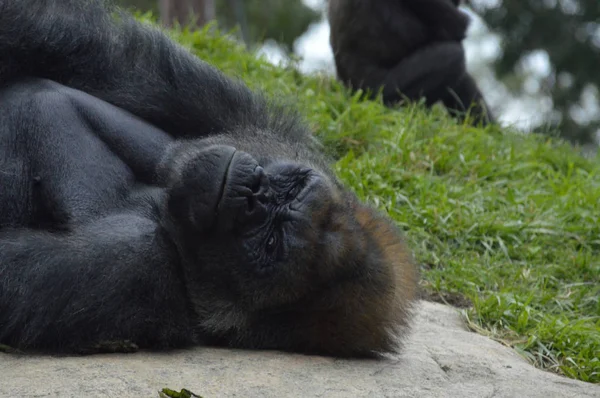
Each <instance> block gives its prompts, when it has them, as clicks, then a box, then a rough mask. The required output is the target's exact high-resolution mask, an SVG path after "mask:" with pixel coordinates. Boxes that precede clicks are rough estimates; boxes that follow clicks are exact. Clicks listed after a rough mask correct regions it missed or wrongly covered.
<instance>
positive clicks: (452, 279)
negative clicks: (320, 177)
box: [173, 30, 600, 382]
mask: <svg viewBox="0 0 600 398" xmlns="http://www.w3.org/2000/svg"><path fill="white" fill-rule="evenodd" d="M173 35H174V37H175V38H176V39H177V40H178V41H180V42H181V43H183V44H184V45H186V46H190V47H193V51H194V52H195V53H196V54H197V55H199V56H200V57H201V58H203V59H205V60H207V61H208V62H210V63H212V64H214V65H216V66H217V67H219V68H220V69H222V70H224V71H225V72H226V73H227V74H229V75H231V76H236V77H241V78H242V79H243V80H244V81H246V82H247V83H248V84H249V85H250V86H251V87H255V88H261V89H264V90H266V91H267V92H268V93H269V95H273V96H285V97H288V98H292V99H294V100H296V101H297V105H298V106H299V107H300V109H301V110H302V112H303V113H304V115H306V118H307V119H308V121H309V122H310V124H311V126H312V127H313V129H314V133H315V135H316V136H317V137H318V138H319V139H320V140H321V141H322V142H323V143H324V148H325V150H327V151H328V152H329V153H330V154H332V155H333V156H334V157H335V160H336V162H337V163H335V165H334V166H335V168H336V171H337V173H338V175H339V176H340V178H341V179H342V180H343V181H345V182H346V183H347V184H348V186H350V187H351V188H352V189H353V190H354V191H355V192H356V193H357V194H358V196H359V197H360V198H362V199H364V200H366V201H368V202H370V203H373V204H374V205H376V206H377V207H379V208H380V209H382V210H383V211H386V212H387V213H388V214H389V215H390V216H391V217H392V218H393V219H394V220H395V221H397V222H398V224H399V225H401V226H402V228H403V229H404V230H405V231H406V235H407V237H408V241H409V243H410V245H411V246H412V248H413V249H414V251H415V254H416V257H417V259H418V261H419V264H420V265H421V269H422V272H423V274H422V279H423V280H422V285H423V286H424V288H425V289H426V291H427V292H428V295H429V297H431V298H436V299H442V300H447V301H449V302H451V303H454V304H458V305H461V304H463V305H464V304H467V305H466V307H467V308H466V309H465V314H466V316H467V317H468V320H469V324H470V325H471V327H472V328H473V329H474V330H477V331H479V332H480V333H484V334H486V335H489V336H490V337H492V338H494V339H497V340H498V341H501V342H503V343H505V344H507V345H510V346H512V347H514V348H515V349H516V350H518V351H519V352H521V353H522V354H523V355H524V356H526V357H527V358H529V359H530V360H531V361H532V363H534V364H535V365H536V366H539V367H541V368H545V369H549V370H552V371H556V372H559V373H562V374H564V375H566V376H568V377H572V378H577V379H580V380H585V381H589V382H600V359H599V357H600V302H599V298H600V280H599V279H600V276H599V275H600V223H599V221H600V220H599V217H600V206H599V204H598V203H599V200H600V162H598V160H597V159H584V158H582V157H580V156H579V155H578V152H577V151H576V150H574V149H573V148H571V147H570V146H569V145H567V144H564V143H562V142H560V141H558V140H555V139H550V138H548V137H540V136H534V135H520V134H516V133H513V132H510V131H507V130H502V129H499V128H497V127H489V128H487V129H478V128H474V127H470V126H468V125H466V124H465V125H460V124H457V123H456V122H454V121H453V120H451V119H450V118H448V117H447V116H446V114H445V112H444V111H443V110H442V109H439V108H438V109H434V110H432V111H429V112H427V111H426V110H424V109H423V108H422V107H420V106H417V105H415V106H411V107H407V108H404V109H396V110H394V109H387V108H385V107H383V106H382V105H381V104H380V103H379V102H378V101H367V100H361V99H359V97H358V96H356V95H354V96H353V95H351V94H349V92H348V91H347V90H346V89H344V88H343V87H342V86H341V85H340V84H338V83H337V82H335V81H334V80H333V79H331V78H329V79H327V78H322V77H315V76H312V77H306V76H302V75H301V74H300V73H299V72H297V70H296V69H294V68H293V67H289V68H279V67H275V66H272V65H270V64H269V63H267V62H266V61H265V60H260V59H257V58H256V57H255V56H253V55H252V54H249V53H247V52H245V51H244V49H243V48H242V47H241V46H239V45H236V44H234V43H232V42H231V41H229V40H228V39H226V38H225V37H220V36H213V35H212V34H210V33H208V30H205V31H203V32H198V33H194V34H191V33H188V32H182V33H181V32H180V33H173Z"/></svg>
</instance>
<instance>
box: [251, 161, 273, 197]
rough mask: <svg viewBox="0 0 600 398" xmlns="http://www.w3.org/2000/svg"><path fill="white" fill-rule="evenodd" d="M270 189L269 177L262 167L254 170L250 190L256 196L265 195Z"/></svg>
mask: <svg viewBox="0 0 600 398" xmlns="http://www.w3.org/2000/svg"><path fill="white" fill-rule="evenodd" d="M268 188H269V177H267V173H265V171H264V169H263V168H262V167H261V166H257V167H256V169H255V170H254V176H253V183H252V186H251V187H250V189H251V190H252V193H253V194H254V195H257V194H264V192H266V191H267V190H268Z"/></svg>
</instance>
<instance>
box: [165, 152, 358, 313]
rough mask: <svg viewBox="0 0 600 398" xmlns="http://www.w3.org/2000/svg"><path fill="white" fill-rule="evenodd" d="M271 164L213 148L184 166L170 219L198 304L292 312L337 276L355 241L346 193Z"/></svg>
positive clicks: (295, 167)
mask: <svg viewBox="0 0 600 398" xmlns="http://www.w3.org/2000/svg"><path fill="white" fill-rule="evenodd" d="M265 159H268V158H265V157H264V156H261V160H262V161H261V163H262V164H259V162H258V161H257V160H256V159H255V158H254V157H253V156H251V155H250V154H248V153H246V152H244V151H242V150H237V149H236V148H234V147H232V146H228V145H210V146H207V147H205V148H203V149H201V150H200V151H197V152H195V154H194V155H193V157H189V158H187V159H183V160H179V162H180V163H181V164H182V165H183V166H181V168H180V170H179V174H178V175H179V176H180V177H179V178H178V181H177V183H176V184H174V185H173V186H172V188H171V189H170V195H169V196H170V199H169V202H168V212H169V214H170V215H171V216H172V219H173V220H172V225H174V226H176V227H175V228H176V229H178V230H179V233H178V237H177V238H175V240H179V242H177V243H178V245H179V246H180V252H182V254H183V257H184V259H185V261H186V265H185V272H186V273H187V278H188V282H190V290H194V291H193V292H190V293H191V294H192V296H194V295H195V294H201V295H202V299H201V300H200V299H198V300H197V301H198V302H202V303H206V301H207V300H206V297H205V295H206V294H207V293H208V292H212V293H211V294H210V296H211V299H216V298H217V297H216V296H222V295H223V292H227V294H226V295H228V296H229V298H230V299H231V300H233V301H235V302H237V303H238V304H241V305H243V306H244V307H246V309H247V310H248V309H262V308H267V307H272V306H279V305H285V304H287V303H289V302H292V301H295V300H297V299H299V298H301V297H302V296H304V295H306V294H308V292H309V291H310V290H311V289H312V288H316V287H317V285H318V284H319V283H322V282H323V281H326V280H327V278H328V276H329V275H330V274H331V272H332V271H334V270H333V269H332V267H333V266H332V264H333V263H337V261H336V260H339V259H338V258H337V257H339V256H338V253H337V252H338V251H340V249H341V248H340V245H342V246H343V244H344V243H345V242H344V238H345V237H346V238H347V237H348V236H347V234H344V233H343V231H341V229H340V226H339V223H340V222H341V221H342V220H344V222H345V224H346V225H348V223H347V222H346V221H347V220H346V218H347V217H345V216H344V206H343V195H342V193H341V192H340V191H339V189H338V187H337V186H336V185H335V183H334V182H332V181H331V179H330V178H329V177H328V176H326V175H325V174H323V173H322V172H320V171H319V170H316V169H314V168H312V167H307V166H305V165H302V164H299V163H297V162H296V161H294V160H291V161H290V160H274V161H268V160H265ZM344 252H348V251H347V250H346V251H344ZM332 257H335V258H332ZM195 301H196V300H195ZM213 304H214V303H213ZM207 305H208V303H207Z"/></svg>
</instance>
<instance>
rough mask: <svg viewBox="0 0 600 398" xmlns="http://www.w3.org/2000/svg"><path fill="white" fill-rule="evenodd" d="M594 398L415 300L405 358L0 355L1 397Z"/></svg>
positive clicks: (232, 353)
mask: <svg viewBox="0 0 600 398" xmlns="http://www.w3.org/2000/svg"><path fill="white" fill-rule="evenodd" d="M164 387H168V388H171V389H173V390H177V391H179V390H180V389H182V388H186V389H189V390H191V391H192V392H194V393H196V394H198V395H201V396H203V397H204V398H213V397H215V398H216V397H219V398H220V397H278V398H279V397H452V398H454V397H511V398H512V397H532V398H533V397H543V398H551V397H590V398H591V397H595V398H598V397H600V386H599V385H593V384H588V383H584V382H580V381H575V380H570V379H567V378H564V377H561V376H558V375H555V374H552V373H549V372H544V371H541V370H538V369H535V368H534V367H533V366H531V365H529V364H528V363H527V362H526V361H525V360H524V359H523V358H521V357H520V356H519V355H518V354H516V353H515V352H514V351H512V350H511V349H509V348H506V347H504V346H502V345H501V344H499V343H496V342H494V341H492V340H490V339H488V338H486V337H484V336H480V335H477V334H475V333H471V332H469V331H467V330H466V328H465V327H464V325H463V323H462V321H461V320H460V317H459V315H458V313H457V311H456V310H454V309H452V308H449V307H446V306H443V305H440V304H435V303H430V302H421V304H420V308H419V310H418V315H417V317H416V322H415V326H414V329H413V333H412V335H411V336H410V338H409V339H408V340H407V341H406V348H405V350H404V353H403V354H402V355H401V356H399V357H397V358H393V359H384V360H339V359H337V360H336V359H332V358H324V357H314V356H303V355H291V354H285V353H278V352H249V351H238V350H226V349H214V348H204V347H201V348H197V349H194V350H186V351H177V352H171V353H168V354H155V353H152V354H150V353H144V352H141V353H136V354H110V355H95V356H88V357H67V358H52V357H23V356H21V357H20V356H14V355H8V354H0V397H19V398H22V397H55V396H59V397H135V398H137V397H148V398H156V397H158V390H160V389H162V388H164Z"/></svg>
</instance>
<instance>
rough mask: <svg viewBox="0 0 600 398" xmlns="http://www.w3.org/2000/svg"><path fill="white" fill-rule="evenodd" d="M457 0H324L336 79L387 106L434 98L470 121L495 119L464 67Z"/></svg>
mask: <svg viewBox="0 0 600 398" xmlns="http://www.w3.org/2000/svg"><path fill="white" fill-rule="evenodd" d="M459 3H460V0H329V11H328V18H329V24H330V28H331V34H330V44H331V47H332V49H333V53H334V59H335V64H336V69H337V74H338V77H339V78H340V80H341V81H343V82H344V83H345V84H346V85H348V86H350V87H351V88H353V89H362V90H365V91H370V92H371V93H372V94H375V93H377V92H378V91H379V90H380V89H381V90H382V96H383V101H384V102H385V103H386V104H388V105H390V104H393V103H395V102H398V101H401V100H402V99H403V98H407V99H408V100H410V101H416V100H419V99H420V98H423V97H424V98H425V103H426V104H427V105H428V106H431V105H433V104H434V103H436V102H438V101H441V102H442V103H443V104H444V105H445V106H446V108H447V109H448V111H449V112H450V113H451V114H453V115H454V116H456V117H458V118H459V119H464V115H465V112H466V111H469V114H470V116H471V118H472V119H473V121H474V122H475V123H482V124H484V125H485V124H488V123H490V122H492V123H493V122H494V117H493V116H492V115H491V113H490V111H489V109H488V105H487V104H486V102H485V100H484V98H483V95H482V94H481V92H480V91H479V88H478V87H477V84H476V83H475V81H474V80H473V78H472V77H471V76H470V75H469V73H468V72H467V70H466V65H465V54H464V49H463V47H462V40H463V39H464V38H465V36H466V31H467V28H468V26H469V22H470V21H469V17H468V16H467V15H466V14H464V13H462V12H461V11H460V10H459V9H458V6H459Z"/></svg>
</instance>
